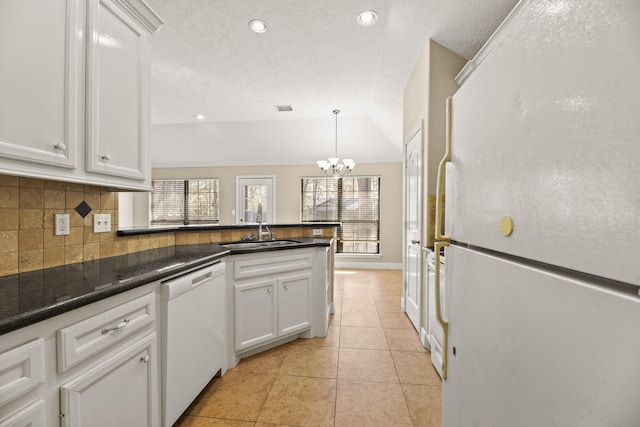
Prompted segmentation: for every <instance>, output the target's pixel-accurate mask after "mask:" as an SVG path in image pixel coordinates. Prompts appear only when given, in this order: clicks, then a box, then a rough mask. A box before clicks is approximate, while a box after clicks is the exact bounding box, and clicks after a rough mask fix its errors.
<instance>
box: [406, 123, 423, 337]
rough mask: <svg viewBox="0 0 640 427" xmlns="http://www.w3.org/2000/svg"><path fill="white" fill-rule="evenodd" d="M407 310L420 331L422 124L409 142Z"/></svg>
mask: <svg viewBox="0 0 640 427" xmlns="http://www.w3.org/2000/svg"><path fill="white" fill-rule="evenodd" d="M404 179H405V186H404V187H405V191H406V193H405V198H404V199H405V209H404V215H405V221H404V224H405V226H404V236H405V239H404V242H405V256H404V303H403V306H404V310H405V312H406V313H407V316H409V319H411V322H412V323H413V326H415V328H416V330H417V331H420V326H421V325H420V313H421V312H422V302H421V301H422V292H421V284H422V250H421V245H420V236H421V235H422V124H420V125H419V126H418V127H417V128H416V130H414V131H413V132H412V134H411V135H410V136H409V137H408V138H407V141H406V142H405V176H404Z"/></svg>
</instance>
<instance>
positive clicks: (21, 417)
mask: <svg viewBox="0 0 640 427" xmlns="http://www.w3.org/2000/svg"><path fill="white" fill-rule="evenodd" d="M46 425H47V421H46V418H45V415H44V400H42V399H41V400H38V401H36V402H33V403H32V404H30V405H28V406H26V407H24V408H22V409H20V410H18V411H17V412H16V413H14V414H12V415H10V416H9V418H6V419H4V420H2V421H0V427H45V426H46Z"/></svg>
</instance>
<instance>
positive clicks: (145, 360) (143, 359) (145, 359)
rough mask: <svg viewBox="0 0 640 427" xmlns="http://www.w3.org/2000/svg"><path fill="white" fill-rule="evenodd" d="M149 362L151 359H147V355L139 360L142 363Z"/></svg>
mask: <svg viewBox="0 0 640 427" xmlns="http://www.w3.org/2000/svg"><path fill="white" fill-rule="evenodd" d="M149 360H151V358H150V357H149V355H148V354H147V355H144V356H142V357H141V358H140V361H141V362H142V363H149Z"/></svg>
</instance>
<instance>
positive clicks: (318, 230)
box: [313, 228, 322, 236]
mask: <svg viewBox="0 0 640 427" xmlns="http://www.w3.org/2000/svg"><path fill="white" fill-rule="evenodd" d="M313 235H314V236H322V228H314V229H313Z"/></svg>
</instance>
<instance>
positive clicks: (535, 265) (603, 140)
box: [436, 0, 640, 427]
mask: <svg viewBox="0 0 640 427" xmlns="http://www.w3.org/2000/svg"><path fill="white" fill-rule="evenodd" d="M468 67H469V68H467V69H466V70H463V73H462V75H461V76H463V77H466V79H465V81H464V82H463V83H462V85H461V87H460V89H459V90H458V92H457V93H456V94H455V95H454V97H453V99H452V100H451V103H450V138H449V140H448V144H450V151H449V153H450V158H449V159H448V161H446V160H447V159H445V160H443V163H442V168H441V172H440V175H441V177H442V181H443V182H444V183H446V184H445V185H444V188H443V190H444V193H445V195H446V197H445V205H446V209H445V219H444V236H442V235H441V236H436V237H437V239H438V240H440V241H441V242H444V243H441V244H440V245H443V246H446V245H447V244H448V246H446V249H445V252H446V291H445V292H446V307H441V310H440V311H441V312H443V313H445V315H444V318H443V319H442V320H443V321H445V322H446V334H447V337H446V342H447V344H446V345H445V349H444V351H445V353H446V361H445V363H446V365H447V366H446V376H445V379H444V380H443V414H442V425H443V427H454V426H465V427H467V426H479V427H488V426H496V427H529V426H530V427H552V426H557V427H596V426H597V427H614V426H615V427H639V426H640V295H639V292H640V78H639V76H640V74H639V73H640V1H638V0H607V1H587V0H528V1H521V2H520V3H519V4H518V5H517V6H516V8H515V9H514V11H513V12H512V13H511V14H510V16H509V17H508V18H507V20H506V21H505V22H504V23H503V24H502V26H501V27H500V28H499V29H498V31H497V32H496V34H494V36H493V37H492V39H491V40H490V42H489V44H488V45H487V46H485V47H484V48H483V49H482V50H481V51H480V53H479V54H478V55H477V56H476V58H474V60H472V61H471V62H470V64H469V65H468ZM469 69H473V71H471V72H469ZM445 176H446V180H444V177H445ZM439 187H440V185H439ZM440 189H442V188H440ZM439 222H440V223H441V221H439ZM437 286H438V285H437V284H436V288H437ZM445 308H446V310H445ZM441 317H442V316H441Z"/></svg>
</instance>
